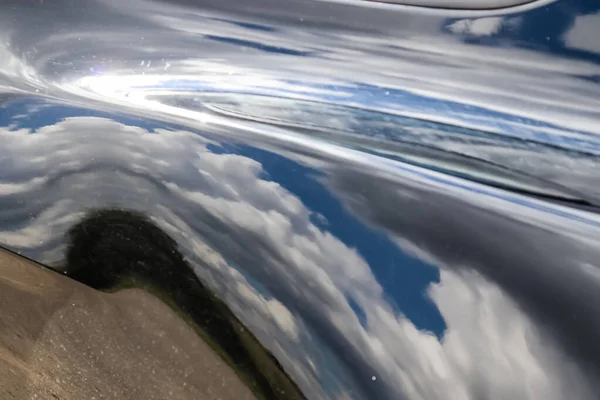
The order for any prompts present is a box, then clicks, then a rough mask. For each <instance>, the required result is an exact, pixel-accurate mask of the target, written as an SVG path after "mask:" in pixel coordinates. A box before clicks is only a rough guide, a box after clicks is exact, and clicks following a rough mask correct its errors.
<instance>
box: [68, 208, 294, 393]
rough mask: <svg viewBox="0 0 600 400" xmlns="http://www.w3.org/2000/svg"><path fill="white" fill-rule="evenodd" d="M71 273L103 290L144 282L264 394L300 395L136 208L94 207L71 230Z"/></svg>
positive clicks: (142, 285) (141, 285) (143, 285)
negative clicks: (94, 208) (99, 208)
mask: <svg viewBox="0 0 600 400" xmlns="http://www.w3.org/2000/svg"><path fill="white" fill-rule="evenodd" d="M68 236H69V246H68V249H67V257H66V262H67V265H66V268H65V271H66V274H67V275H68V276H69V277H71V278H73V279H76V280H78V281H80V282H82V283H85V284H86V285H89V286H91V287H93V288H95V289H99V290H104V291H117V290H121V289H125V288H134V287H135V288H142V289H144V290H146V291H147V292H149V293H151V294H153V295H155V296H157V297H158V298H160V299H161V300H162V301H164V302H165V303H166V304H168V305H169V306H170V307H171V308H172V309H174V310H175V311H176V312H177V313H178V314H179V315H180V316H181V317H182V318H183V319H184V320H185V321H186V322H187V323H188V324H190V325H191V326H192V327H193V328H194V329H195V330H196V332H197V333H198V334H199V335H200V336H201V337H202V338H203V339H204V340H205V341H207V342H208V344H210V345H211V346H212V348H213V349H214V350H215V351H216V352H217V353H218V354H220V355H221V357H222V358H223V359H225V361H227V362H228V363H229V364H230V365H231V366H232V368H234V369H235V371H236V372H237V373H238V375H239V376H240V377H241V378H242V379H243V380H244V381H245V382H246V383H247V384H248V386H249V387H250V388H251V389H252V390H253V391H254V393H255V394H256V395H257V396H258V397H259V398H263V399H303V398H304V397H303V395H302V394H301V392H300V391H299V389H298V387H297V386H296V385H295V384H294V382H293V381H292V380H291V379H290V378H289V377H288V376H287V374H286V373H285V372H284V371H283V369H282V367H281V365H280V364H279V363H278V362H277V360H276V359H275V358H274V357H273V356H272V355H271V354H270V353H269V352H268V351H267V350H266V349H265V348H264V347H263V346H262V345H261V344H260V343H259V341H258V340H257V339H256V338H255V337H254V336H253V335H252V333H250V332H249V331H248V330H247V329H246V328H245V327H244V325H243V324H242V323H241V322H240V321H239V320H238V319H237V318H236V317H235V315H234V314H233V313H232V312H231V311H230V310H229V308H228V307H227V306H226V304H225V303H224V302H223V301H221V300H220V299H219V298H218V297H217V296H216V295H215V294H214V293H213V292H212V291H211V290H209V289H208V288H207V287H206V286H205V285H204V284H203V283H202V282H201V281H200V280H199V279H198V277H197V275H196V274H195V273H194V272H193V269H192V267H191V265H189V264H188V263H187V262H186V260H185V259H184V257H183V255H182V254H181V253H180V251H179V250H178V247H177V244H176V242H175V241H174V240H173V239H172V238H171V237H169V235H167V234H166V233H165V232H163V231H162V230H161V229H160V228H159V227H158V226H156V225H155V224H154V223H153V222H152V221H151V220H150V219H149V218H148V217H146V216H145V215H143V214H140V213H138V212H133V211H128V210H120V209H102V210H95V211H92V212H90V213H88V215H87V216H86V217H85V218H83V219H82V220H81V221H80V222H79V223H78V224H76V225H75V226H73V227H72V228H71V229H70V230H69V233H68Z"/></svg>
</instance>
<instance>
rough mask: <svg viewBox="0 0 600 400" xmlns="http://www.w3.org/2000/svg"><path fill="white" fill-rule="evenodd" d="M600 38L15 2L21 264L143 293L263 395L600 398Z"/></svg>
mask: <svg viewBox="0 0 600 400" xmlns="http://www.w3.org/2000/svg"><path fill="white" fill-rule="evenodd" d="M599 22H600V3H598V2H597V1H592V0H558V1H556V2H551V3H544V4H541V3H540V4H538V5H535V4H532V5H528V6H527V7H525V6H523V7H522V8H515V9H513V10H511V11H504V12H503V11H485V12H483V11H482V12H476V13H474V12H468V11H464V12H461V11H456V10H454V11H445V10H428V9H424V8H418V7H391V6H390V7H380V5H376V4H375V3H369V2H362V3H361V4H360V5H358V4H357V5H353V4H349V3H340V2H327V1H309V0H305V1H299V0H297V1H296V0H231V1H222V0H219V1H216V0H214V1H213V0H203V1H197V2H196V1H194V2H192V1H183V0H180V1H171V2H162V1H146V0H131V1H113V0H97V1H94V0H85V1H79V2H71V1H66V0H57V1H52V2H50V1H47V0H45V1H41V2H40V1H36V2H23V1H13V2H5V3H3V4H2V5H1V6H0V93H1V94H0V96H1V104H2V105H1V108H0V125H1V126H2V127H1V128H0V143H1V144H2V145H1V146H0V244H2V245H3V246H5V247H7V248H9V249H11V250H13V251H16V252H18V253H20V254H22V255H23V256H26V257H29V258H31V259H34V260H36V261H39V262H41V263H43V264H45V265H48V266H50V267H52V268H53V269H54V270H56V271H57V272H61V273H64V274H66V275H67V276H70V277H71V278H73V279H76V280H79V281H80V282H83V283H85V284H87V285H88V286H91V287H92V288H94V289H96V290H97V291H99V292H95V291H94V292H95V293H98V295H103V293H102V291H108V292H115V291H116V292H117V293H113V294H119V293H121V290H122V289H124V288H129V289H130V290H138V291H139V290H140V289H143V290H144V291H145V293H146V294H147V295H148V296H149V298H152V301H162V303H164V304H163V305H166V306H168V307H169V308H170V309H171V310H172V311H173V312H174V313H175V314H176V315H177V316H178V317H179V318H180V319H181V321H183V322H186V324H187V326H189V327H190V328H192V329H194V330H195V331H196V332H197V334H198V335H199V337H201V338H202V339H204V340H205V341H206V342H207V343H208V345H209V346H210V347H211V348H212V349H213V350H214V351H215V352H217V354H219V355H220V356H221V358H222V359H223V360H225V362H227V363H229V365H231V366H232V369H233V370H234V371H235V372H236V373H237V374H238V376H239V377H240V378H241V380H242V381H243V382H244V383H245V384H246V385H248V386H250V389H251V390H252V392H253V395H255V396H257V397H259V398H281V399H288V398H303V397H305V398H308V399H336V400H342V399H377V400H379V399H381V400H384V399H407V400H415V399H427V400H430V399H457V400H462V399H501V400H504V399H511V400H516V399H550V400H554V399H556V400H562V399H567V398H568V399H584V400H587V399H596V398H598V393H600V388H599V387H598V386H599V383H598V382H600V380H599V379H598V378H599V374H600V344H599V342H598V340H597V337H598V336H599V334H600V308H599V307H598V304H600V270H599V267H600V261H599V260H600V242H599V239H600V235H599V234H600V216H599V214H598V212H597V211H598V206H599V205H600V182H599V181H600V178H599V177H600V175H599V174H598V171H600V163H599V156H600V140H599V133H600V125H599V124H598V122H599V121H600V111H599V110H600V107H599V106H600V86H599V82H600V78H599V77H600V46H599V45H598V43H599V42H598V40H597V38H598V37H600V24H599ZM2 274H6V273H5V272H2ZM131 288H136V289H131ZM90 290H92V289H90ZM1 298H2V293H0V299H1ZM22 307H23V309H21V310H20V312H23V313H24V314H23V315H26V311H27V309H28V307H32V305H31V304H30V303H27V302H23V304H22ZM9 311H10V310H7V309H4V310H2V311H0V316H2V315H3V313H6V312H9ZM239 332H243V333H239ZM97 334H98V335H100V336H101V337H103V338H109V339H110V338H111V337H113V336H114V335H116V334H117V333H116V332H115V330H113V329H111V328H110V327H109V326H107V328H106V329H104V330H101V331H100V332H98V333H97ZM136 335H137V334H136V333H135V332H134V333H132V336H133V337H135V336H136ZM84 339H85V340H89V341H90V343H91V344H94V343H96V339H94V337H89V338H84ZM107 340H108V339H107ZM259 343H260V344H259ZM0 345H1V344H0ZM2 346H4V347H0V348H2V351H1V352H0V354H7V353H6V350H5V349H6V346H5V345H2ZM43 346H46V347H48V346H50V347H51V344H47V343H46V344H43ZM107 346H108V347H110V346H111V345H107ZM161 357H162V356H158V355H156V356H155V358H157V359H158V360H159V361H160V358H161ZM163 361H164V360H163ZM114 362H115V363H124V362H126V359H125V358H122V359H119V358H116V359H115V360H114ZM94 379H100V378H98V377H94V376H93V375H90V377H89V380H90V381H91V383H90V384H93V383H92V382H93V381H94ZM132 385H135V384H134V383H132ZM140 385H141V384H140ZM67 389H68V387H67V386H64V387H62V389H61V390H62V392H61V393H63V394H64V396H65V398H74V399H75V398H80V397H78V395H77V393H69V392H68V390H67ZM3 395H4V394H2V395H0V398H3V397H2V396H3ZM4 396H5V395H4ZM69 396H70V397H69ZM103 396H104V398H128V397H115V396H114V395H112V394H110V393H104V394H103ZM5 397H6V396H5ZM6 398H10V397H6ZM99 398H100V397H99ZM129 398H134V397H129ZM228 398H239V397H235V395H231V397H228Z"/></svg>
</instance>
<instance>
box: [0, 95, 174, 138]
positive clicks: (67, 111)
mask: <svg viewBox="0 0 600 400" xmlns="http://www.w3.org/2000/svg"><path fill="white" fill-rule="evenodd" d="M70 117H99V118H109V119H111V120H113V121H116V122H121V123H122V124H125V125H130V126H139V127H140V128H144V129H147V130H148V131H150V132H153V131H154V130H155V129H156V128H162V129H168V128H171V129H172V128H173V127H172V125H168V124H165V123H164V122H160V121H155V120H151V119H147V118H146V119H143V118H136V117H132V116H127V115H125V114H122V115H118V114H115V113H110V112H105V111H99V110H95V109H91V108H83V107H73V106H64V105H59V104H48V103H47V102H44V101H42V100H31V99H27V100H13V101H11V102H10V103H8V104H4V105H3V106H2V107H1V108H0V126H10V127H11V128H12V129H30V130H31V131H32V132H35V131H36V130H37V129H39V128H41V127H43V126H50V125H55V124H57V123H58V122H60V121H63V120H65V119H66V118H70Z"/></svg>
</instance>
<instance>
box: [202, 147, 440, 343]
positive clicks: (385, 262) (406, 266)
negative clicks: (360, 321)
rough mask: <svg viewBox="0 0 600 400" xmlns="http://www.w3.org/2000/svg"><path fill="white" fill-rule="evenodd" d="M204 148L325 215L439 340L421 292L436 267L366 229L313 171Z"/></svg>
mask: <svg viewBox="0 0 600 400" xmlns="http://www.w3.org/2000/svg"><path fill="white" fill-rule="evenodd" d="M209 148H210V149H211V150H212V151H215V152H219V151H221V152H231V153H233V154H238V155H244V156H246V157H249V158H252V159H254V160H256V161H258V162H260V163H261V164H262V167H263V170H264V171H265V172H266V173H267V174H268V177H265V179H270V180H273V181H274V182H277V183H278V184H279V185H281V186H282V187H284V188H285V189H287V190H288V191H289V192H290V193H293V194H295V195H296V196H298V197H299V198H300V199H301V200H302V203H303V204H304V205H305V206H306V207H307V208H308V209H310V210H311V211H313V212H316V213H319V214H321V215H323V216H325V218H326V219H327V230H328V231H329V232H331V233H332V234H333V235H335V236H336V237H337V238H338V239H339V240H340V241H342V242H343V243H344V244H346V245H347V246H348V247H349V248H356V249H357V250H358V252H359V253H360V255H361V256H362V257H363V258H364V259H365V260H366V261H367V262H368V264H369V266H370V267H371V270H372V271H373V274H374V276H375V277H376V278H377V281H378V282H379V283H380V284H381V285H382V287H383V289H384V291H385V295H386V296H387V297H389V299H391V300H392V301H393V303H394V304H395V305H396V306H397V307H398V309H399V310H400V311H401V312H402V313H403V314H404V315H405V316H406V317H407V318H408V319H409V320H410V321H411V322H412V323H413V324H414V325H415V326H416V327H417V328H418V329H421V330H428V331H431V332H433V333H435V334H436V335H437V336H438V337H441V336H442V334H443V331H444V329H445V323H444V320H443V318H442V316H441V315H440V313H439V311H438V309H437V308H436V306H435V305H434V304H433V303H432V302H431V300H430V299H429V298H428V297H426V293H425V291H426V289H427V287H428V286H429V285H431V284H432V283H435V282H438V281H439V271H438V269H437V268H436V267H433V266H431V265H428V264H425V263H423V262H422V261H420V260H418V259H416V258H413V257H410V256H407V255H406V254H404V253H403V252H402V251H401V250H400V249H399V248H398V247H397V246H396V245H395V244H394V243H393V242H392V241H391V240H390V239H389V238H388V236H387V235H386V234H385V233H384V232H377V231H374V230H372V229H370V228H368V227H367V226H366V225H365V224H364V223H363V222H361V221H360V220H359V219H357V218H356V216H354V215H353V214H351V213H350V212H348V211H347V210H346V209H345V208H344V206H343V205H342V204H341V203H340V201H339V200H338V199H336V198H335V197H333V196H332V195H331V193H330V192H329V191H328V190H327V188H326V187H325V186H323V184H322V183H321V182H319V179H318V174H317V172H316V171H314V170H312V169H310V168H307V167H305V166H303V165H301V164H299V163H297V162H295V161H292V160H290V159H288V158H285V157H282V156H279V155H276V154H273V153H270V152H267V151H262V150H259V149H256V148H250V147H246V146H240V147H229V146H226V147H223V148H218V147H211V146H209ZM398 211H399V212H402V210H398ZM321 229H323V227H321ZM356 307H357V306H356V305H355V308H356ZM359 315H360V313H359Z"/></svg>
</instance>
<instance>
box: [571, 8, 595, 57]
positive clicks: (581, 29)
mask: <svg viewBox="0 0 600 400" xmlns="http://www.w3.org/2000/svg"><path fill="white" fill-rule="evenodd" d="M599 23H600V12H598V13H596V14H588V15H581V16H579V17H575V23H574V24H573V27H572V28H571V29H569V30H568V31H567V32H566V33H565V37H564V40H565V45H566V46H567V47H570V48H572V49H579V50H585V51H591V52H594V53H598V52H600V41H599V40H598V24H599Z"/></svg>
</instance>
